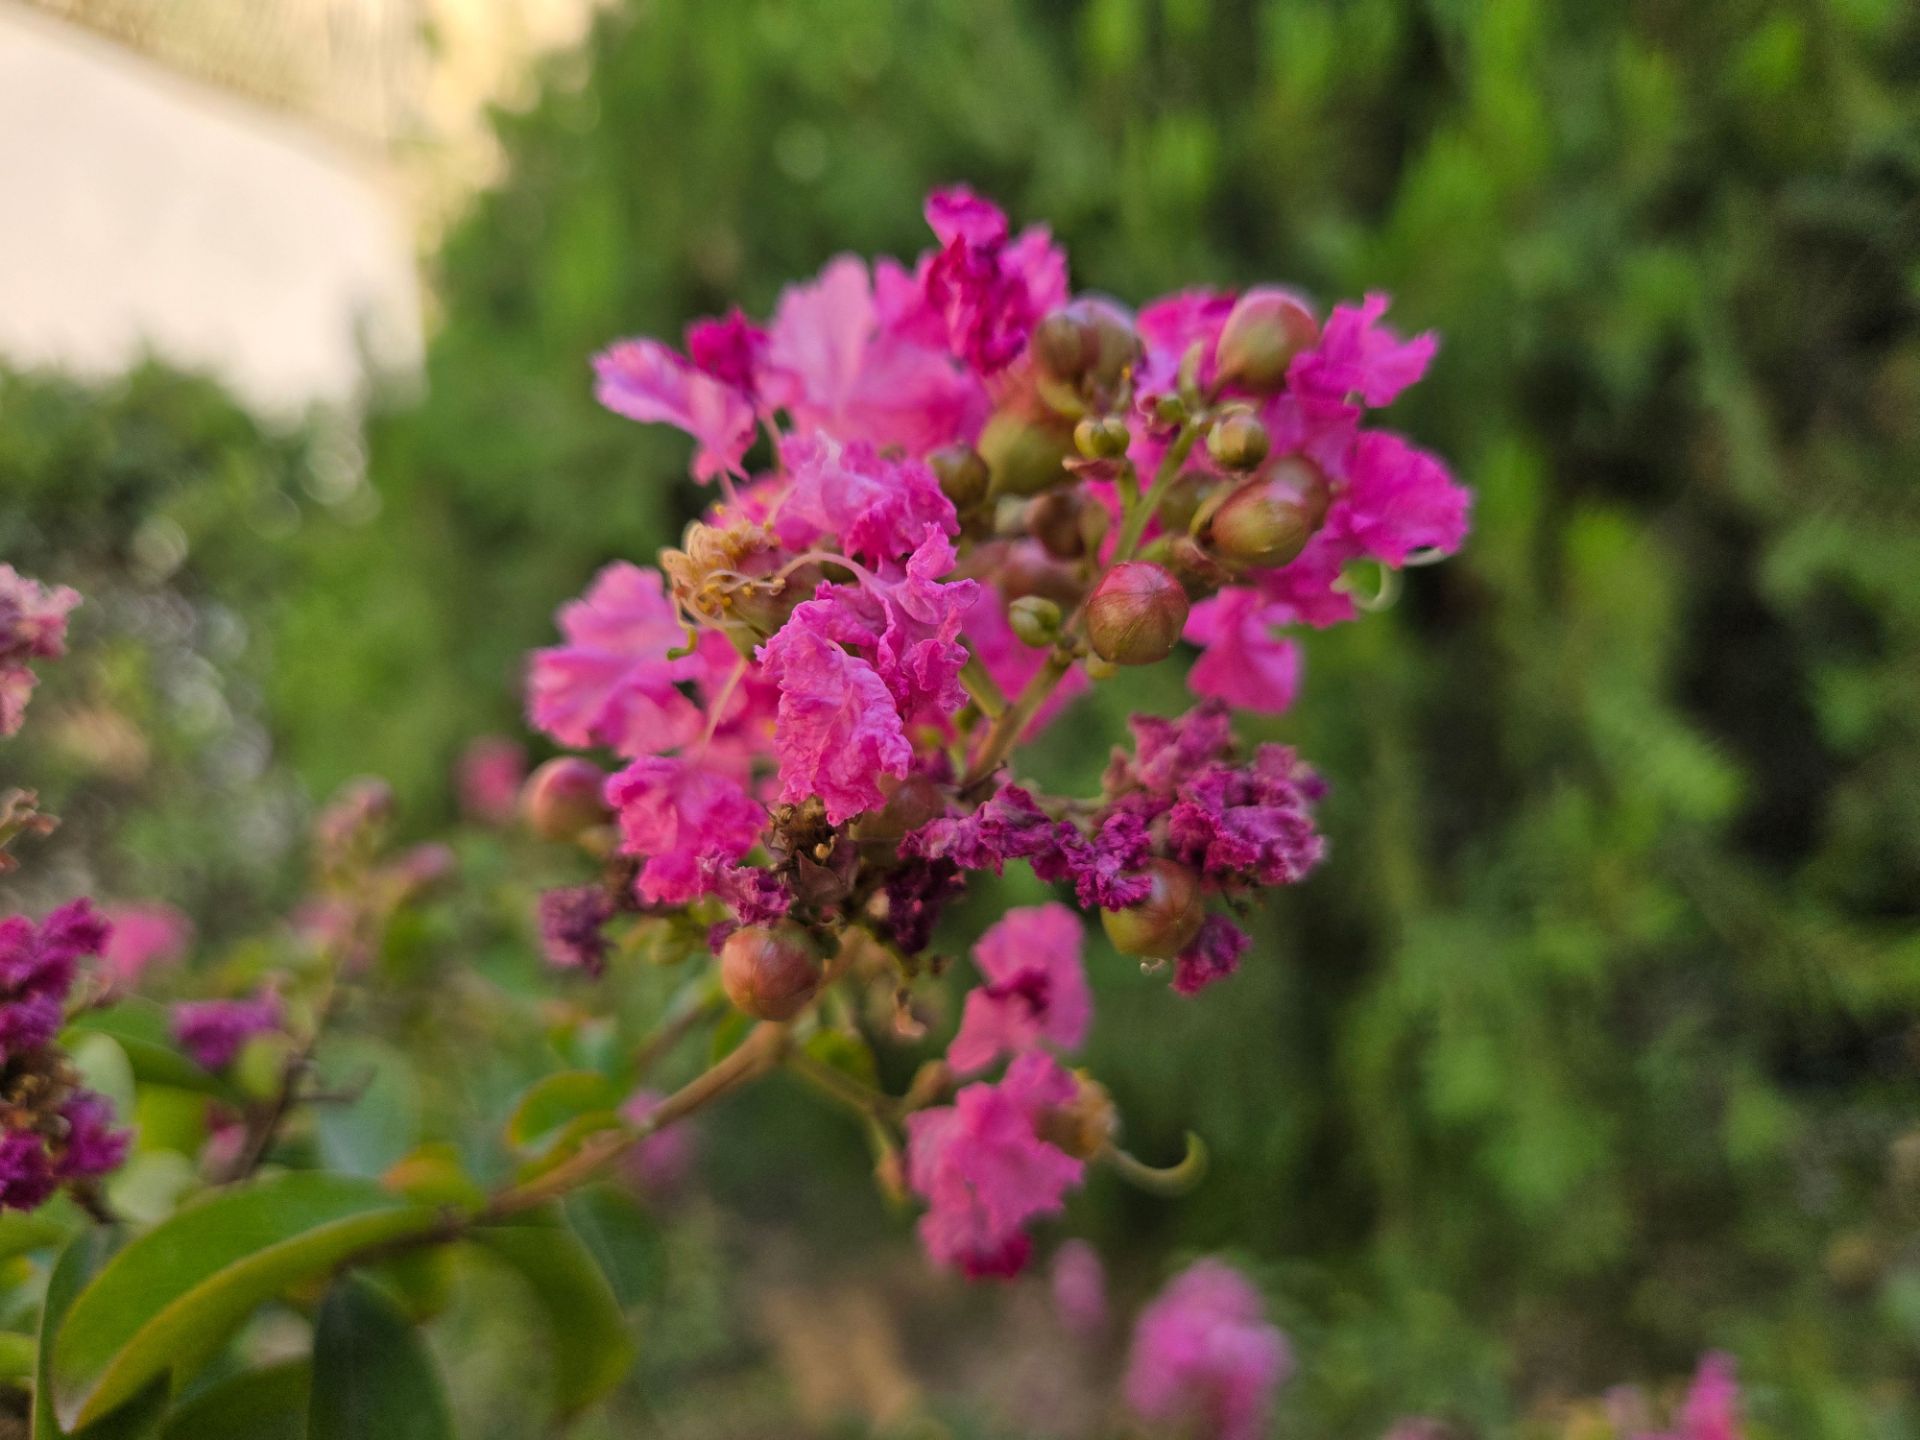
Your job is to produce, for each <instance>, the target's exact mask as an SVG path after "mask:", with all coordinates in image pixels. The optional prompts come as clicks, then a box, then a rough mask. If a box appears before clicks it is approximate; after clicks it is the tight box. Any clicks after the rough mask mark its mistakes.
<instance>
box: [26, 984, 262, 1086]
mask: <svg viewBox="0 0 1920 1440" xmlns="http://www.w3.org/2000/svg"><path fill="white" fill-rule="evenodd" d="M89 1034H94V1035H110V1036H112V1037H113V1038H114V1039H115V1040H117V1041H119V1042H120V1048H121V1049H122V1050H124V1051H126V1053H127V1061H128V1063H129V1064H131V1065H132V1066H133V1077H134V1079H136V1080H139V1081H142V1082H143V1083H145V1084H149V1085H171V1086H174V1087H175V1088H177V1089H181V1090H198V1091H201V1092H203V1093H205V1094H208V1095H230V1094H231V1093H232V1087H231V1086H230V1085H228V1084H227V1083H226V1082H225V1081H223V1080H221V1079H220V1078H219V1077H218V1076H217V1075H214V1074H212V1073H211V1072H209V1071H206V1070H202V1069H201V1068H200V1067H199V1066H198V1065H196V1064H194V1063H193V1061H191V1060H189V1059H188V1058H187V1057H186V1056H184V1055H182V1054H181V1053H180V1052H179V1051H178V1050H177V1049H175V1048H174V1045H173V1033H172V1030H171V1027H170V1024H169V1022H168V1019H167V1012H166V1007H164V1006H162V1005H156V1004H155V1003H154V1002H153V1001H151V1000H144V999H141V998H139V997H137V996H134V997H129V998H128V999H125V1000H122V1001H121V1002H120V1003H119V1004H117V1005H115V1006H114V1007H113V1008H112V1009H110V1010H93V1011H89V1012H88V1013H87V1014H85V1015H82V1016H80V1017H78V1018H77V1019H75V1020H74V1022H73V1023H72V1024H71V1025H69V1026H67V1030H66V1035H65V1036H64V1037H63V1041H64V1043H65V1044H66V1045H67V1047H68V1048H69V1049H72V1048H74V1046H75V1045H76V1044H77V1043H78V1039H79V1037H80V1036H83V1035H89Z"/></svg>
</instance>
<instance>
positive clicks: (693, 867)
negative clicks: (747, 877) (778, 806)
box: [606, 756, 767, 905]
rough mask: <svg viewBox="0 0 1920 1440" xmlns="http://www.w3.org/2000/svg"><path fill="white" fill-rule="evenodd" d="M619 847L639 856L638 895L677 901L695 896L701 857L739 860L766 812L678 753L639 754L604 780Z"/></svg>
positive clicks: (728, 780) (700, 883)
mask: <svg viewBox="0 0 1920 1440" xmlns="http://www.w3.org/2000/svg"><path fill="white" fill-rule="evenodd" d="M606 794H607V803H608V804H609V805H611V806H612V807H613V808H614V810H615V812H616V813H617V815H618V818H619V821H620V849H621V851H622V853H624V854H627V855H634V856H641V857H644V858H645V860H646V863H645V864H644V865H643V866H642V867H641V869H640V873H639V875H638V876H637V877H636V879H635V882H634V888H635V891H636V892H637V893H638V894H639V896H640V898H641V899H642V900H644V901H647V902H648V903H650V904H655V905H679V904H684V903H685V902H686V901H688V900H692V899H694V898H695V897H697V896H699V895H702V894H704V893H705V892H706V889H707V883H708V882H707V878H706V876H705V875H704V874H703V872H702V868H701V863H700V862H701V861H703V860H738V859H740V858H741V857H742V856H744V855H745V854H746V853H747V852H748V851H749V850H751V849H752V848H753V847H754V845H755V844H757V843H758V842H759V839H760V831H761V830H762V829H763V828H764V827H765V825H766V821H767V813H766V810H765V808H764V807H762V806H761V804H760V803H759V801H757V800H755V799H754V798H753V797H752V796H751V795H749V794H748V793H747V792H746V790H745V789H744V788H743V787H742V786H741V784H740V782H739V781H738V780H736V779H735V778H734V777H733V776H731V775H728V774H724V773H722V772H720V771H717V770H715V769H713V768H712V767H710V766H708V765H706V764H704V763H702V762H701V761H699V760H691V759H687V758H685V757H683V756H643V757H642V758H640V759H638V760H635V761H634V762H633V763H632V764H631V765H629V766H627V768H626V769H624V770H622V771H620V772H619V773H618V774H617V775H614V776H613V777H611V778H610V779H609V780H608V781H607V791H606Z"/></svg>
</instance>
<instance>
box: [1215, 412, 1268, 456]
mask: <svg viewBox="0 0 1920 1440" xmlns="http://www.w3.org/2000/svg"><path fill="white" fill-rule="evenodd" d="M1272 443H1273V442H1272V439H1271V438H1270V437H1269V436H1268V434H1267V427H1266V426H1264V425H1262V424H1261V423H1260V417H1259V416H1257V415H1255V414H1254V413H1253V412H1252V411H1251V410H1242V409H1238V408H1235V409H1232V410H1229V411H1227V412H1226V413H1225V414H1223V415H1222V416H1221V417H1220V418H1219V419H1218V420H1216V421H1214V423H1213V428H1212V429H1211V430H1209V431H1207V453H1208V454H1209V455H1211V456H1213V458H1214V459H1215V460H1217V461H1219V462H1220V463H1221V464H1222V465H1224V466H1225V467H1226V468H1227V469H1229V470H1251V469H1253V468H1254V466H1256V465H1258V464H1259V463H1260V462H1261V461H1262V460H1264V459H1266V458H1267V448H1268V447H1269V446H1270V445H1271V444H1272Z"/></svg>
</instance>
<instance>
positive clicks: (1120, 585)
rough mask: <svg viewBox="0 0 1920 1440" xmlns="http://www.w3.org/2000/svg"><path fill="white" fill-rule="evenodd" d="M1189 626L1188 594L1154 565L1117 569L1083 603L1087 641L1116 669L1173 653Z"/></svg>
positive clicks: (1135, 562) (1136, 564)
mask: <svg viewBox="0 0 1920 1440" xmlns="http://www.w3.org/2000/svg"><path fill="white" fill-rule="evenodd" d="M1186 623H1187V594H1186V591H1184V590H1182V589H1181V588H1180V582H1179V581H1178V580H1176V579H1174V578H1173V576H1171V575H1169V574H1168V573H1167V572H1166V571H1165V570H1163V569H1161V568H1160V567H1159V566H1158V565H1150V564H1148V563H1146V562H1145V561H1140V560H1133V561H1129V562H1127V563H1126V564H1124V565H1116V566H1114V567H1113V569H1111V570H1109V571H1108V572H1107V573H1106V576H1105V578H1103V579H1102V580H1101V581H1100V583H1099V584H1098V585H1097V586H1095V587H1094V591H1093V594H1092V595H1091V596H1089V597H1088V599H1087V641H1088V643H1089V644H1091V645H1092V646H1093V652H1094V654H1096V655H1098V656H1099V657H1100V658H1101V659H1103V660H1111V661H1112V662H1113V663H1114V664H1116V665H1151V664H1153V663H1154V662H1155V661H1157V660H1164V659H1166V658H1167V656H1169V655H1171V654H1172V653H1173V647H1174V645H1175V644H1176V643H1177V642H1178V641H1179V639H1180V632H1181V630H1183V629H1184V628H1185V627H1186Z"/></svg>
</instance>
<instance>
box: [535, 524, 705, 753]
mask: <svg viewBox="0 0 1920 1440" xmlns="http://www.w3.org/2000/svg"><path fill="white" fill-rule="evenodd" d="M559 622H560V633H561V634H562V635H563V636H565V637H566V642H567V643H565V644H564V645H557V646H554V647H552V648H549V649H546V650H536V651H535V652H534V654H533V661H532V663H531V665H530V666H529V667H528V671H527V714H528V718H529V719H530V720H531V721H532V722H533V724H534V725H535V726H536V727H538V728H539V729H541V730H544V731H545V732H546V733H547V734H549V735H551V736H552V737H553V738H554V739H555V740H558V741H559V742H560V743H561V744H563V745H572V746H580V747H585V746H592V745H604V746H606V747H607V748H608V749H610V750H613V751H615V752H617V753H618V754H621V755H626V756H635V755H646V754H652V753H656V752H658V751H661V750H669V749H672V748H673V747H674V746H676V745H684V744H686V743H687V742H688V741H690V740H692V739H694V738H695V737H696V736H698V735H699V733H700V730H701V727H702V725H703V724H704V717H703V716H702V715H701V713H700V711H699V710H698V709H697V708H696V707H695V706H694V703H693V702H692V701H691V700H689V699H688V698H687V697H686V696H685V695H683V694H682V693H681V692H680V690H679V688H678V682H680V681H683V680H686V679H689V678H691V677H692V676H693V675H694V674H695V673H696V672H697V670H698V665H699V662H698V660H697V659H696V658H695V657H694V656H692V655H687V656H677V657H676V656H671V655H669V653H668V652H670V651H672V650H675V649H678V648H681V647H683V646H684V645H685V644H686V640H687V635H686V630H685V629H684V627H683V626H682V625H681V624H680V621H679V618H678V617H677V616H676V615H675V614H674V611H673V605H672V602H671V601H669V600H668V599H667V594H666V587H665V582H664V581H663V580H662V578H661V575H660V572H659V571H657V570H643V569H641V568H640V567H639V566H637V565H629V564H627V563H626V562H625V561H616V562H614V563H613V564H611V565H609V566H607V567H606V568H605V569H603V570H602V571H601V572H600V573H599V574H598V575H596V576H595V577H594V580H593V584H592V585H591V586H590V587H588V589H587V593H586V594H585V595H583V596H582V597H581V598H580V599H578V600H574V601H570V602H568V603H567V604H566V605H564V606H562V607H561V609H560V615H559Z"/></svg>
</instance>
